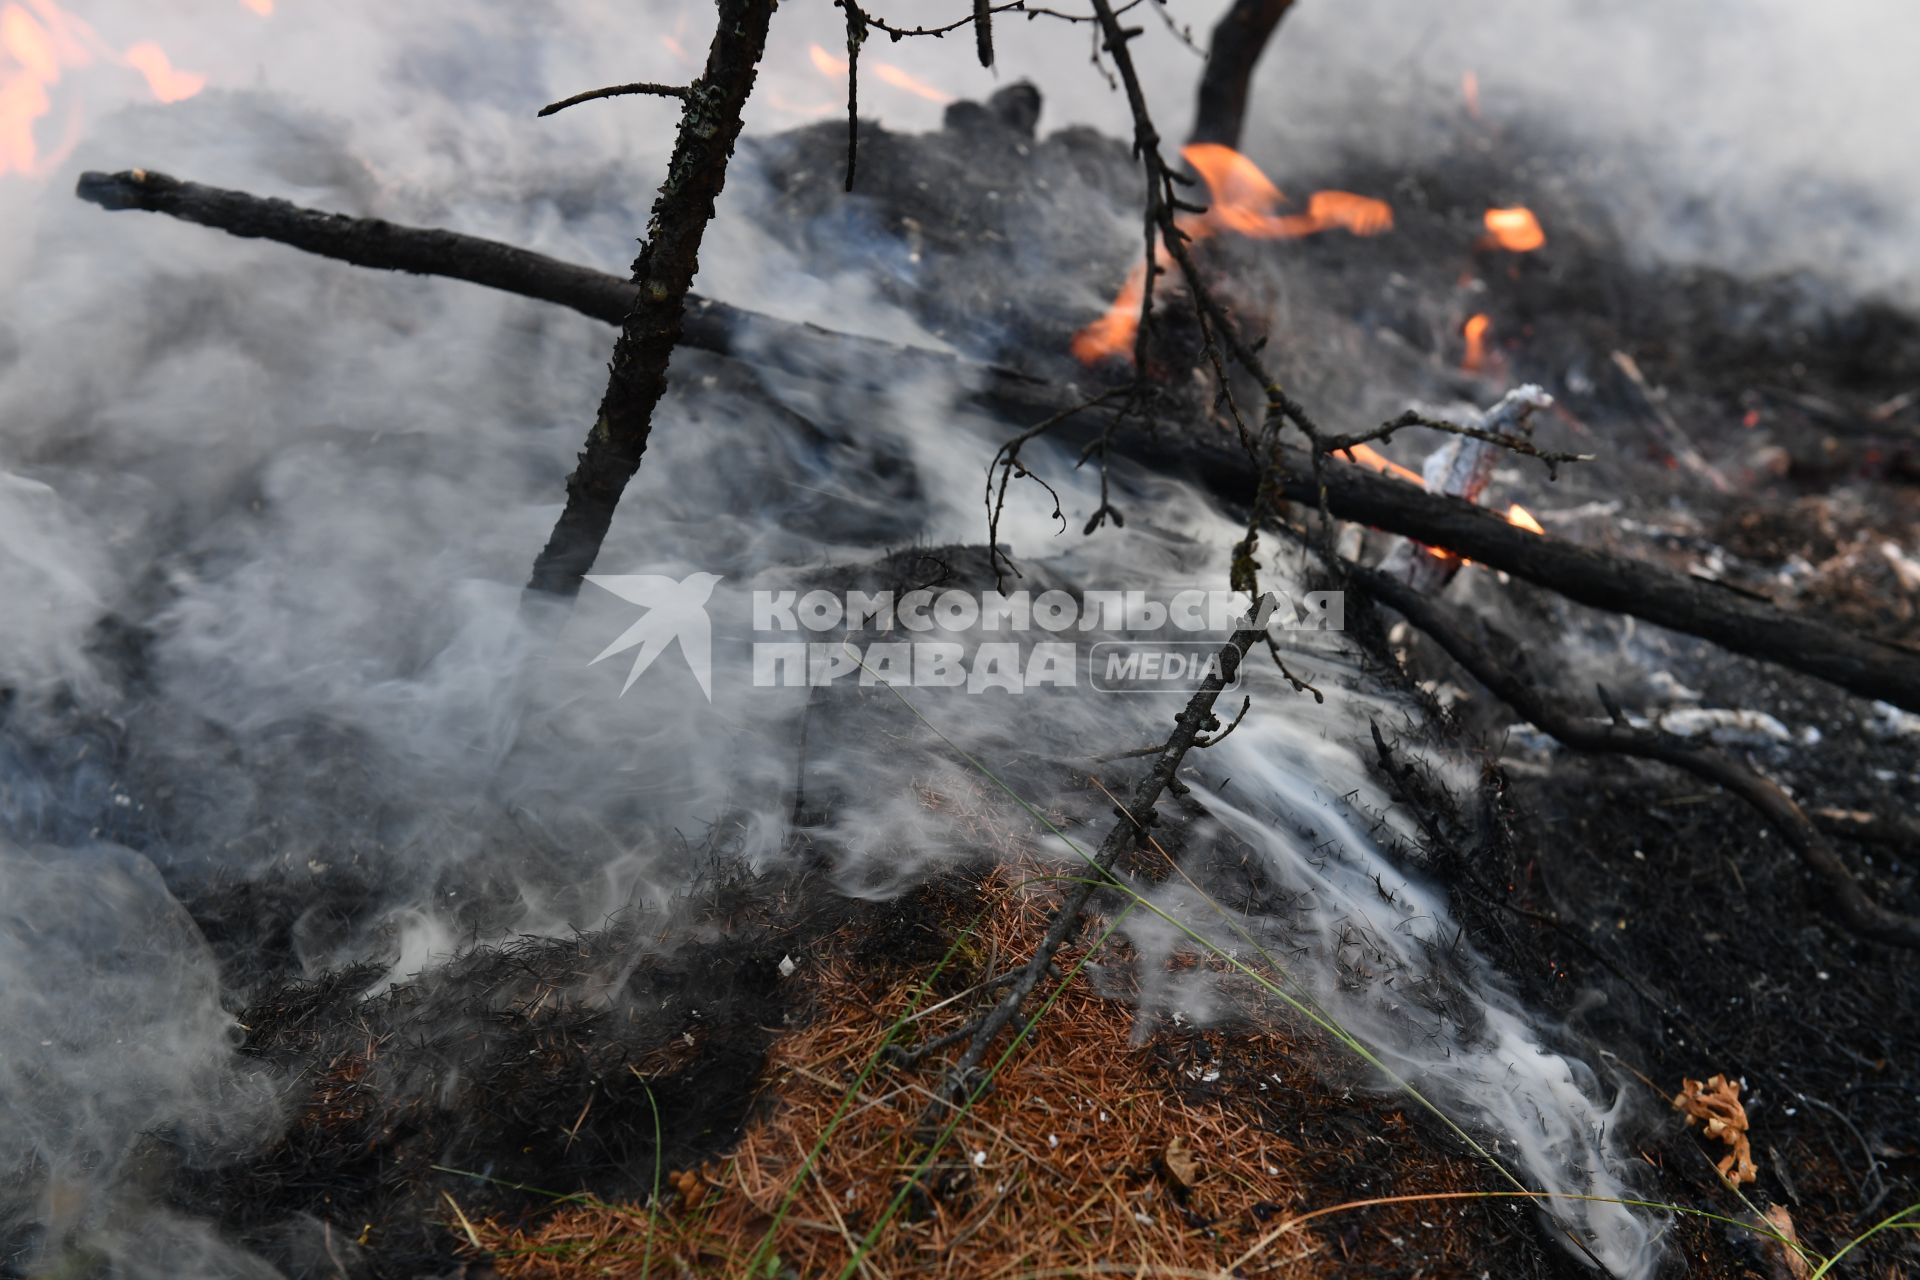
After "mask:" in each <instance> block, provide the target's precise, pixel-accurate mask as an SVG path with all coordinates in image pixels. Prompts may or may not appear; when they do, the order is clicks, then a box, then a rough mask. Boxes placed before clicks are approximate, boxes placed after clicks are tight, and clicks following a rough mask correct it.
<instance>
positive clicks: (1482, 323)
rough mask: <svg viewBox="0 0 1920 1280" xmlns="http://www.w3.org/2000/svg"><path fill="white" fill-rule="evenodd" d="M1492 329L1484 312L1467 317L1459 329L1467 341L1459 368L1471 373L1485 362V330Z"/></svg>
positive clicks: (1489, 320)
mask: <svg viewBox="0 0 1920 1280" xmlns="http://www.w3.org/2000/svg"><path fill="white" fill-rule="evenodd" d="M1491 328H1493V321H1492V320H1491V319H1489V318H1488V317H1487V314H1486V313H1485V312H1484V311H1479V312H1475V313H1474V314H1473V315H1470V316H1468V317H1467V322H1466V324H1464V325H1462V326H1461V327H1460V334H1461V336H1462V337H1464V338H1465V339H1466V340H1467V354H1466V355H1465V356H1463V357H1461V360H1460V367H1461V368H1462V369H1465V370H1466V371H1467V372H1468V373H1472V372H1473V371H1474V370H1476V369H1478V368H1479V367H1480V366H1481V365H1483V364H1485V363H1486V362H1487V330H1489V329H1491Z"/></svg>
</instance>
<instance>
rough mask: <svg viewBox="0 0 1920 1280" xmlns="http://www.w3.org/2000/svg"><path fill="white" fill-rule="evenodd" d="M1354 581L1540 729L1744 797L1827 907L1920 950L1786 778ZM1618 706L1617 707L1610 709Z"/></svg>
mask: <svg viewBox="0 0 1920 1280" xmlns="http://www.w3.org/2000/svg"><path fill="white" fill-rule="evenodd" d="M1347 569H1348V572H1349V573H1350V575H1351V578H1352V581H1353V582H1354V583H1355V585H1357V586H1359V587H1362V588H1363V589H1365V590H1366V591H1367V592H1368V593H1369V594H1371V595H1372V596H1373V597H1374V598H1375V599H1377V600H1378V601H1380V603H1382V604H1384V605H1386V606H1387V607H1389V608H1391V609H1392V610H1393V611H1394V612H1396V613H1398V614H1399V615H1400V616H1401V617H1403V618H1405V619H1406V620H1407V621H1408V622H1409V623H1410V624H1412V625H1413V626H1414V627H1416V628H1418V629H1419V630H1420V631H1422V632H1424V633H1425V634H1426V635H1427V636H1429V637H1430V638H1431V639H1432V640H1433V641H1434V643H1436V644H1438V645H1439V646H1440V647H1441V648H1442V649H1444V650H1445V651H1446V652H1447V655H1448V656H1449V657H1451V658H1452V659H1453V660H1454V661H1455V662H1457V663H1459V664H1460V666H1461V667H1463V668H1465V669H1466V671H1467V673H1468V674H1470V675H1471V676H1473V678H1474V679H1475V680H1478V681H1479V682H1480V683H1481V684H1482V685H1484V686H1485V687H1486V688H1487V689H1488V690H1489V691H1490V692H1492V694H1493V695H1494V696H1495V697H1497V698H1499V699H1500V700H1501V701H1502V702H1504V703H1506V704H1507V705H1508V706H1510V707H1512V708H1513V709H1514V710H1515V711H1517V712H1518V713H1519V714H1520V715H1522V716H1524V717H1525V718H1526V719H1527V720H1528V721H1530V722H1531V723H1532V724H1533V725H1534V726H1535V727H1537V728H1539V729H1540V730H1542V731H1543V732H1545V733H1548V734H1551V735H1552V736H1553V737H1554V738H1556V739H1558V740H1559V741H1560V742H1561V743H1562V744H1564V745H1565V746H1568V747H1571V748H1572V749H1573V750H1575V751H1582V752H1587V753H1591V754H1595V755H1620V756H1629V757H1632V758H1635V759H1640V760H1653V761H1657V762H1659V763H1661V764H1666V765H1671V766H1672V767H1674V768H1676V769H1680V770H1682V771H1684V772H1686V773H1690V774H1692V775H1693V776H1694V777H1696V778H1699V779H1700V780H1702V781H1703V782H1709V783H1712V784H1714V785H1715V786H1718V787H1721V788H1723V789H1724V790H1726V791H1728V792H1730V793H1731V794H1733V795H1735V796H1738V797H1739V798H1740V799H1741V800H1744V801H1745V802H1746V803H1747V804H1748V805H1750V806H1751V807H1752V808H1753V809H1754V811H1755V812H1757V813H1758V814H1759V815H1760V816H1761V817H1762V818H1764V819H1766V821H1767V823H1768V824H1769V825H1770V826H1771V827H1772V828H1773V829H1774V830H1775V831H1777V832H1779V833H1780V835H1781V837H1782V838H1783V839H1784V840H1785V841H1786V842H1787V845H1788V847H1790V848H1791V849H1792V850H1793V851H1794V853H1795V854H1796V855H1798V857H1799V858H1800V861H1801V862H1802V863H1803V864H1804V865H1805V866H1806V868H1807V870H1808V871H1810V872H1812V873H1813V874H1814V876H1815V877H1816V878H1817V879H1818V880H1819V881H1820V884H1821V887H1822V889H1823V890H1824V893H1825V899H1826V906H1827V908H1828V910H1829V911H1830V913H1831V914H1832V915H1833V917H1834V918H1835V919H1836V920H1838V921H1839V922H1840V923H1841V924H1842V925H1844V926H1845V927H1847V928H1848V929H1850V930H1852V931H1853V932H1854V933H1857V934H1859V935H1860V936H1861V937H1863V938H1869V939H1871V940H1873V941H1875V942H1881V943H1885V944H1886V945H1888V946H1893V947H1904V948H1907V949H1910V950H1914V949H1920V918H1915V917H1912V916H1906V915H1902V914H1900V913H1899V912H1896V911H1891V910H1889V909H1888V908H1886V907H1884V906H1882V905H1881V904H1880V903H1878V902H1876V901H1874V900H1873V898H1872V897H1870V896H1869V895H1868V894H1867V892H1866V890H1864V889H1862V888H1861V887H1860V884H1859V882H1858V881H1857V880H1855V879H1854V878H1853V874H1852V872H1850V871H1848V870H1847V865H1846V863H1845V862H1843V861H1842V860H1841V859H1840V856H1839V855H1838V854H1837V853H1835V852H1834V849H1833V846H1832V845H1830V844H1828V843H1827V840H1826V838H1825V837H1824V836H1823V835H1822V834H1821V832H1820V828H1819V827H1818V826H1816V825H1815V823H1814V821H1813V820H1812V819H1810V818H1809V817H1808V816H1807V814H1806V812H1805V811H1804V810H1802V809H1801V808H1800V806H1799V805H1798V804H1796V803H1794V800H1793V798H1792V797H1791V796H1789V795H1788V794H1787V793H1786V792H1785V791H1784V790H1782V789H1781V788H1780V785H1779V784H1778V783H1776V782H1774V781H1773V780H1772V779H1770V778H1768V777H1766V776H1765V775H1763V774H1761V773H1760V772H1758V771H1757V770H1755V769H1753V768H1750V767H1749V766H1748V765H1746V764H1744V763H1743V762H1741V761H1740V760H1738V759H1735V758H1734V757H1733V756H1731V755H1728V754H1726V753H1724V752H1721V751H1719V750H1716V749H1714V748H1712V747H1710V746H1707V745H1705V744H1703V743H1700V742H1696V741H1692V740H1689V739H1686V738H1680V737H1676V736H1675V735H1673V734H1669V733H1663V732H1660V731H1658V730H1656V729H1642V728H1636V727H1634V726H1632V725H1630V724H1627V723H1626V722H1625V720H1624V717H1620V716H1618V715H1615V716H1614V718H1613V719H1611V720H1594V719H1589V718H1586V717H1583V716H1580V715H1578V714H1576V713H1574V712H1573V711H1571V710H1569V709H1568V708H1566V707H1564V706H1561V705H1560V704H1559V703H1558V702H1557V701H1556V700H1555V699H1554V698H1553V697H1552V696H1551V695H1549V694H1547V693H1546V692H1544V690H1543V689H1542V687H1541V686H1540V685H1539V684H1538V683H1537V682H1536V681H1535V680H1534V679H1533V678H1532V677H1530V676H1529V674H1528V670H1527V667H1528V664H1527V657H1526V650H1525V648H1523V647H1522V646H1521V645H1520V644H1519V643H1518V642H1517V641H1515V640H1514V639H1513V638H1512V637H1510V636H1507V635H1504V634H1502V633H1500V632H1499V631H1497V630H1495V629H1494V628H1492V627H1489V626H1486V625H1485V624H1484V623H1481V624H1478V630H1479V631H1480V632H1481V633H1482V634H1484V635H1485V636H1486V643H1485V644H1482V643H1480V642H1478V641H1476V640H1475V638H1474V634H1473V632H1474V630H1475V624H1473V623H1469V622H1468V621H1466V620H1465V619H1463V618H1460V617H1459V616H1457V615H1456V614H1455V613H1454V611H1453V610H1452V609H1450V608H1448V607H1447V606H1445V605H1442V604H1440V603H1439V602H1437V601H1435V600H1433V599H1431V598H1430V597H1428V596H1425V595H1423V594H1421V593H1420V592H1418V591H1415V590H1413V589H1412V588H1410V587H1408V586H1407V585H1406V584H1404V583H1402V582H1400V581H1399V580H1397V579H1395V578H1393V577H1390V576H1388V575H1386V574H1383V573H1378V572H1375V571H1373V570H1370V569H1361V568H1358V567H1357V566H1347ZM1609 710H1610V711H1612V710H1613V709H1612V708H1609Z"/></svg>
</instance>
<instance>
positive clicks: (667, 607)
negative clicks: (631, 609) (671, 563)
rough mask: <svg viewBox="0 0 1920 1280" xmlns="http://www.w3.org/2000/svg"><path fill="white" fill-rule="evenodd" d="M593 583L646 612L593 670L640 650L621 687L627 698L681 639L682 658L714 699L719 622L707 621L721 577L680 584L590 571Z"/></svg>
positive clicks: (692, 577) (694, 576)
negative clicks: (716, 626) (635, 684)
mask: <svg viewBox="0 0 1920 1280" xmlns="http://www.w3.org/2000/svg"><path fill="white" fill-rule="evenodd" d="M587 581H588V582H591V583H592V584H593V585H594V586H596V587H599V588H601V589H602V590H605V591H611V592H612V593H613V594H614V595H616V596H619V597H620V598H621V599H622V600H625V601H626V602H627V603H628V604H637V605H639V606H640V607H641V608H643V609H645V610H646V612H645V613H643V614H642V615H641V616H640V620H639V621H638V622H635V623H634V624H633V625H632V626H630V627H628V628H627V629H626V630H625V631H623V632H621V633H620V636H619V638H618V639H616V640H615V641H614V642H613V643H612V644H610V645H608V646H607V647H606V648H604V649H602V650H601V651H600V653H599V656H598V657H596V658H594V659H593V662H589V663H588V664H587V665H588V666H592V665H594V663H596V662H601V661H604V660H605V659H607V658H611V657H612V656H613V655H614V654H616V653H625V652H626V651H627V650H629V649H632V648H634V647H636V646H638V648H639V650H640V652H639V653H637V654H635V655H634V658H633V669H632V670H630V671H628V672H627V682H626V683H625V684H623V685H621V686H620V696H622V697H625V696H626V693H627V690H629V689H631V688H633V682H634V681H636V680H638V679H639V678H640V673H641V672H643V671H645V670H646V669H647V668H648V667H650V666H652V665H653V662H654V659H656V658H658V657H659V656H660V655H661V654H663V653H665V652H666V651H667V649H668V647H669V646H671V645H672V644H674V643H675V642H676V641H678V642H679V645H680V654H681V656H682V657H684V658H685V659H686V660H687V666H688V667H689V668H691V669H692V671H693V678H694V679H695V680H697V681H699V682H700V692H702V693H704V694H706V695H707V701H708V702H712V701H713V624H712V622H711V621H709V620H708V618H707V600H708V599H709V598H710V597H711V596H712V595H713V589H714V587H715V586H717V585H719V582H720V575H719V574H717V573H690V574H688V575H687V576H686V577H685V578H681V579H679V580H677V581H676V580H675V579H673V578H669V577H667V576H665V575H664V574H658V573H626V574H605V573H590V574H588V575H587Z"/></svg>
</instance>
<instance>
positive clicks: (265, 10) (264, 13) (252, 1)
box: [240, 0, 273, 18]
mask: <svg viewBox="0 0 1920 1280" xmlns="http://www.w3.org/2000/svg"><path fill="white" fill-rule="evenodd" d="M240 3H241V4H243V5H245V6H247V8H249V9H251V10H253V11H254V12H255V13H257V14H259V15H260V16H261V17H263V18H271V17H272V16H273V0H240Z"/></svg>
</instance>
